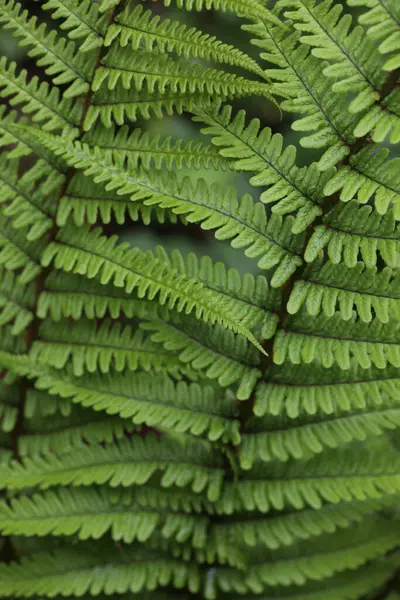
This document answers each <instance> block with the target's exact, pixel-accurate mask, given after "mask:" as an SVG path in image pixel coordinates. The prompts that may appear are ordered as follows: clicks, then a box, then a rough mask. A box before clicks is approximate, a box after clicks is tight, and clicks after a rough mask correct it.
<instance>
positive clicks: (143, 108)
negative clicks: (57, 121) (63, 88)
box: [84, 83, 209, 131]
mask: <svg viewBox="0 0 400 600" xmlns="http://www.w3.org/2000/svg"><path fill="white" fill-rule="evenodd" d="M207 100H209V96H207V95H206V94H201V93H197V94H191V93H190V92H179V93H177V92H175V93H174V92H173V91H171V90H169V89H167V90H165V91H164V92H163V93H161V92H152V93H150V91H149V90H148V88H147V86H146V83H145V84H144V87H143V89H142V91H141V92H138V91H137V90H135V89H129V90H126V89H124V88H123V87H122V86H121V84H119V85H118V86H117V88H116V89H115V90H108V89H107V88H106V87H105V86H102V87H101V88H100V89H99V90H98V91H97V92H96V93H95V94H93V98H92V103H91V105H90V106H89V108H88V111H87V113H86V117H85V121H84V128H85V131H89V130H91V129H92V127H93V125H94V124H95V123H96V122H97V121H98V120H99V119H100V120H101V123H102V124H103V125H104V126H105V127H111V126H112V125H113V121H115V123H117V124H118V125H124V123H125V122H126V119H128V120H129V121H137V120H138V119H145V120H148V119H151V118H154V117H155V118H156V119H161V118H162V117H164V116H172V115H174V114H178V115H181V114H182V113H183V111H184V110H190V107H191V106H192V104H193V102H196V101H202V102H204V101H207Z"/></svg>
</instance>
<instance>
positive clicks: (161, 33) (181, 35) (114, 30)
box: [104, 2, 264, 78]
mask: <svg viewBox="0 0 400 600" xmlns="http://www.w3.org/2000/svg"><path fill="white" fill-rule="evenodd" d="M115 39H117V40H118V42H119V44H120V46H122V47H125V46H128V45H130V46H131V47H132V49H133V50H144V51H145V52H159V53H161V54H164V53H166V52H175V53H176V54H177V55H178V56H183V57H184V58H186V59H189V58H200V59H203V60H207V61H212V62H216V63H221V64H228V65H231V66H236V67H241V68H242V69H245V70H247V71H250V72H253V73H255V74H256V75H258V76H260V77H262V78H263V77H264V72H263V70H262V69H261V67H260V66H259V65H258V63H257V62H256V61H255V60H253V59H252V58H250V56H247V54H245V53H244V52H241V51H240V50H238V49H237V48H235V47H234V46H232V45H230V44H224V43H223V42H221V41H220V40H218V39H217V38H216V37H215V36H210V35H208V34H205V33H203V32H202V31H200V30H198V29H196V28H195V27H191V28H189V27H188V26H187V25H185V24H183V23H180V22H179V21H175V20H170V19H162V18H161V17H160V16H159V15H156V16H153V14H152V12H151V11H150V10H145V9H144V8H143V6H141V5H135V4H134V3H133V2H130V3H128V4H127V5H126V6H125V8H124V11H123V12H122V13H120V14H118V16H117V18H116V19H115V21H114V23H112V24H111V25H110V27H109V28H108V30H107V35H106V38H105V42H104V45H105V46H111V44H112V43H113V41H114V40H115Z"/></svg>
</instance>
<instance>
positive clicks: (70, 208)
mask: <svg viewBox="0 0 400 600" xmlns="http://www.w3.org/2000/svg"><path fill="white" fill-rule="evenodd" d="M163 156H164V155H163ZM153 162H154V161H153ZM70 217H72V219H73V221H74V223H75V224H76V225H77V226H78V227H82V226H84V225H86V224H88V223H89V224H90V225H97V224H98V219H99V218H101V220H102V222H103V223H111V222H112V220H113V219H115V220H116V221H117V223H118V224H121V225H122V224H123V223H126V222H129V221H134V222H135V221H141V222H142V223H144V224H145V225H149V224H150V223H151V222H152V220H153V219H155V220H156V221H157V222H159V223H165V222H170V223H175V222H176V221H177V217H176V215H175V214H173V213H172V212H171V211H168V210H167V209H163V208H160V207H158V206H145V205H143V204H142V203H139V202H131V200H130V196H129V195H128V194H126V195H125V196H124V195H119V194H117V193H115V194H112V195H111V194H110V193H109V192H107V190H105V189H104V187H103V186H102V185H101V184H96V183H94V182H93V181H92V180H91V179H90V178H88V177H86V176H85V175H83V174H82V173H76V174H75V176H74V178H73V179H72V180H71V182H70V184H69V185H68V190H66V191H65V193H64V194H63V196H62V197H61V198H60V202H59V204H58V207H57V217H56V221H57V225H58V226H59V227H62V226H64V225H65V224H66V223H67V222H68V220H69V218H70Z"/></svg>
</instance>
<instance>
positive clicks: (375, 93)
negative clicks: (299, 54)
mask: <svg viewBox="0 0 400 600" xmlns="http://www.w3.org/2000/svg"><path fill="white" fill-rule="evenodd" d="M281 6H284V7H293V10H290V11H287V12H286V13H285V16H287V17H288V18H291V19H293V20H294V21H295V24H294V26H295V28H296V29H298V30H300V31H301V32H302V36H301V38H300V41H301V42H302V43H304V44H309V45H311V46H312V47H313V54H314V56H317V57H318V58H322V59H323V60H329V61H330V63H331V64H330V65H329V66H327V67H326V68H325V69H324V75H325V76H327V77H332V78H335V79H336V81H335V82H334V83H333V85H332V89H333V90H334V91H336V92H339V93H348V92H350V91H351V92H352V93H354V92H355V93H357V96H356V98H355V99H354V100H352V101H351V102H350V104H349V110H350V112H353V113H356V112H361V111H362V110H364V109H366V108H369V107H370V106H371V105H372V104H374V103H375V102H376V101H377V100H379V99H380V93H379V90H380V89H381V88H382V86H383V82H384V77H385V75H384V73H382V71H381V70H380V66H381V61H380V58H379V54H378V53H376V51H375V49H374V47H373V46H371V45H370V44H368V41H367V40H366V39H365V35H364V29H363V28H362V27H360V26H356V27H354V28H353V29H351V30H350V28H351V25H352V18H351V15H349V14H345V15H343V16H342V13H343V7H342V5H340V4H333V2H332V0H324V1H323V2H322V3H319V4H316V2H315V0H293V1H292V0H287V1H286V0H284V1H283V2H282V3H281Z"/></svg>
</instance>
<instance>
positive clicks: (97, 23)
mask: <svg viewBox="0 0 400 600" xmlns="http://www.w3.org/2000/svg"><path fill="white" fill-rule="evenodd" d="M42 9H43V10H47V11H50V12H51V16H52V18H53V19H62V20H63V23H62V24H61V25H60V29H62V30H64V31H67V32H68V37H69V38H70V39H71V40H81V39H82V38H84V41H83V43H82V44H81V45H80V46H79V52H88V51H90V50H93V49H94V48H99V47H100V46H102V44H103V35H104V25H105V22H104V18H101V15H100V13H99V7H98V5H97V4H93V3H92V2H90V1H89V0H83V2H82V1H81V0H47V2H45V4H43V5H42Z"/></svg>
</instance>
